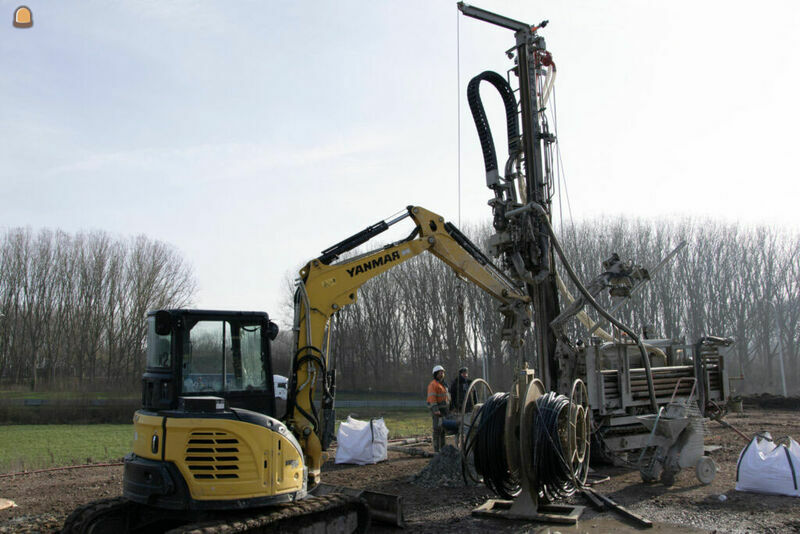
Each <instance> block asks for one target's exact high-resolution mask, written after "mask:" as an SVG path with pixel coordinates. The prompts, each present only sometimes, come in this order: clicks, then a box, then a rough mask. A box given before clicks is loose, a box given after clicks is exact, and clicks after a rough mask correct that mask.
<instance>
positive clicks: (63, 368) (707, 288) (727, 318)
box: [0, 218, 800, 394]
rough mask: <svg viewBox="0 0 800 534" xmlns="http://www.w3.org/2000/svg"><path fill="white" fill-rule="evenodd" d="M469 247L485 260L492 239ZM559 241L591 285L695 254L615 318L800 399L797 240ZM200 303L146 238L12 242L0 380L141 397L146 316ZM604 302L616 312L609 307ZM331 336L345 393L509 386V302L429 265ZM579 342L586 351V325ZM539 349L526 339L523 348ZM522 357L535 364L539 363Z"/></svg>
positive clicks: (0, 260) (371, 288) (714, 232)
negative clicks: (720, 354)
mask: <svg viewBox="0 0 800 534" xmlns="http://www.w3.org/2000/svg"><path fill="white" fill-rule="evenodd" d="M465 233H466V234H468V235H470V236H471V237H472V239H473V241H475V242H476V243H478V244H479V245H482V246H483V245H485V243H486V241H487V239H488V237H489V235H490V234H491V228H490V227H489V226H488V225H486V226H483V227H472V228H466V229H465ZM561 234H562V235H561V238H560V240H561V242H562V245H563V247H564V248H565V251H566V254H567V256H568V257H569V259H570V261H571V263H572V264H573V267H574V269H575V270H576V272H577V273H578V275H579V277H580V278H581V280H582V281H583V282H584V283H588V282H589V281H591V280H592V279H594V278H595V277H596V276H597V275H599V274H600V273H601V272H602V270H603V269H602V261H603V260H605V259H607V258H608V257H609V256H610V255H611V254H612V253H617V254H619V256H620V257H621V258H622V259H623V260H626V261H627V260H630V261H633V262H635V263H637V264H641V265H643V266H644V267H650V268H652V267H653V266H654V265H655V264H657V263H658V261H659V260H661V259H662V258H664V257H665V256H666V255H667V254H668V253H669V252H670V251H671V250H672V249H673V248H675V247H676V245H678V243H679V242H681V241H682V240H685V241H686V242H687V246H686V247H685V248H684V249H683V250H682V251H681V252H680V253H679V254H678V255H677V256H676V257H675V258H674V259H673V260H672V261H671V262H669V263H668V264H667V265H666V266H665V267H664V268H663V269H661V270H660V271H659V272H658V273H657V274H655V275H654V276H653V280H652V281H650V282H648V283H647V284H645V285H644V286H643V289H642V290H641V291H639V292H638V293H636V294H635V296H634V297H633V298H631V299H630V300H629V301H628V302H627V303H626V304H625V305H624V306H623V307H622V308H621V309H620V310H619V311H618V312H616V314H615V315H616V316H617V317H619V318H620V319H621V320H622V321H623V322H625V323H627V324H629V325H631V326H632V327H633V328H635V329H637V330H641V329H642V328H643V327H644V326H647V328H648V330H649V331H650V332H652V333H655V335H656V336H657V337H667V338H675V339H685V341H686V343H693V342H695V341H696V340H697V339H698V338H699V337H701V336H704V335H717V336H725V337H733V338H734V339H735V341H736V343H735V345H734V346H733V348H732V353H731V354H732V358H731V359H730V360H729V361H728V365H729V370H730V372H731V375H734V376H735V375H739V374H740V373H741V374H742V375H743V376H744V377H745V379H744V380H742V381H736V382H734V383H733V386H734V388H735V389H736V390H737V391H738V392H740V393H748V392H760V391H772V392H780V391H781V377H780V367H781V360H782V361H783V367H784V374H785V380H786V384H787V387H788V389H789V393H792V392H793V391H794V393H795V394H796V393H798V389H797V386H796V385H795V384H800V236H798V234H797V233H791V232H786V231H783V230H780V229H777V228H767V227H756V228H750V227H743V226H739V225H735V224H725V223H719V222H712V221H699V220H689V219H684V220H676V221H670V222H664V221H648V220H639V219H625V218H617V219H601V220H591V221H586V222H583V223H579V224H576V225H570V226H567V227H564V228H563V229H562V231H561ZM484 248H485V247H484ZM562 277H563V278H564V279H566V276H563V274H562ZM568 285H571V284H569V283H568ZM571 290H572V293H573V294H577V292H576V291H575V288H574V287H571ZM195 291H196V282H195V279H194V275H193V273H192V269H191V267H190V266H189V264H188V263H187V262H186V261H185V260H184V259H183V258H182V257H181V256H180V254H179V253H178V252H177V251H176V250H175V249H174V248H173V247H171V246H169V245H167V244H165V243H162V242H159V241H154V240H151V239H149V238H147V237H144V236H139V237H135V238H115V237H112V236H110V235H109V234H107V233H104V232H89V233H77V234H74V235H71V234H68V233H65V232H62V231H58V230H56V231H53V230H41V231H39V232H36V233H34V232H32V231H31V230H29V229H11V230H8V231H6V232H5V233H3V234H0V314H2V315H0V382H2V383H3V384H5V385H17V386H28V387H32V388H34V389H41V388H50V389H70V390H78V391H81V390H83V391H88V390H92V389H94V390H97V389H102V388H112V387H113V388H119V387H122V388H125V389H128V390H129V391H136V390H137V389H138V387H139V381H140V377H141V373H142V371H143V368H144V349H145V346H144V344H145V338H146V335H145V332H146V328H145V321H144V317H145V315H146V313H147V311H149V310H153V309H158V308H167V307H186V306H188V305H190V304H191V302H192V299H193V297H194V294H195ZM600 301H601V303H602V304H604V305H605V306H607V307H608V306H609V305H610V304H611V300H610V297H609V296H608V295H607V294H604V295H602V296H601V298H600ZM290 302H291V298H288V299H287V304H286V305H285V309H283V310H267V311H269V312H270V315H272V316H273V317H278V316H284V317H292V315H293V314H292V311H291V309H290V306H291V305H290V304H289V303H290ZM589 313H590V315H592V317H593V318H595V319H597V314H595V313H593V312H591V310H589ZM331 324H332V326H331V328H332V336H331V347H330V349H331V350H330V353H331V355H332V356H333V358H334V360H335V362H336V367H337V369H338V371H339V379H338V388H339V389H340V390H341V389H345V390H358V391H369V390H372V391H393V392H410V393H420V392H422V391H424V387H425V384H426V383H427V381H428V380H429V377H430V371H431V369H432V367H433V366H434V365H437V364H441V365H443V366H445V368H446V369H447V371H448V376H449V378H453V377H454V376H455V374H456V371H457V369H458V368H459V367H462V366H467V367H469V368H470V373H471V376H473V377H477V376H482V375H484V368H485V373H486V374H488V376H489V378H490V382H491V384H492V385H493V386H494V387H495V388H500V389H502V388H503V387H505V386H506V385H507V384H509V383H510V380H511V375H512V373H513V364H514V361H515V359H516V354H514V353H512V352H511V351H509V350H508V349H507V348H506V347H504V346H503V342H502V340H501V334H500V328H501V325H502V317H501V315H500V314H499V312H498V311H497V303H496V302H494V301H493V299H492V298H491V297H490V296H488V295H487V294H485V293H483V292H482V291H481V290H480V289H478V288H476V287H474V286H472V285H471V284H469V283H467V282H464V281H461V280H459V279H458V278H456V277H455V275H454V274H453V273H452V271H451V270H450V269H449V268H448V267H446V266H445V265H444V264H443V263H441V262H440V261H439V260H438V259H437V258H435V257H434V256H432V255H429V254H423V255H421V256H419V257H417V258H414V259H412V260H410V261H409V262H406V263H403V264H401V265H400V266H398V267H396V268H394V269H392V270H390V271H388V272H387V273H386V274H384V275H382V276H379V277H377V278H375V279H373V280H371V281H369V282H368V283H366V284H365V285H364V286H363V287H362V288H361V290H360V291H359V298H358V302H357V303H356V304H355V305H353V306H348V307H346V308H344V309H343V310H342V311H341V312H340V313H339V314H338V315H337V316H336V317H335V318H334V319H333V321H332V323H331ZM569 335H570V337H572V338H573V339H584V340H586V338H587V332H586V329H585V328H584V327H583V326H582V325H580V324H579V323H578V322H577V321H574V320H573V321H572V322H571V323H570V325H569ZM291 345H292V333H291V328H290V327H288V325H284V328H283V331H282V332H281V334H280V337H279V338H278V340H277V342H276V344H275V347H274V357H275V359H276V360H277V361H276V364H275V366H274V368H275V371H276V372H278V373H281V374H287V373H288V369H289V363H288V362H289V359H290V358H291V356H292V355H293V350H292V348H291ZM532 347H533V343H532V339H529V340H528V341H527V342H526V344H525V348H523V349H522V350H525V351H531V350H532ZM525 356H526V359H527V360H528V361H531V362H533V361H535V358H534V355H533V354H528V353H526V354H525ZM420 394H421V393H420Z"/></svg>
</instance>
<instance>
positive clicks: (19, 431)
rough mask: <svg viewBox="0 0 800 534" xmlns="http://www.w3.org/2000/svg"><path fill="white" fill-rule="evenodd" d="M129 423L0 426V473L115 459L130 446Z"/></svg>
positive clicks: (130, 431) (128, 450)
mask: <svg viewBox="0 0 800 534" xmlns="http://www.w3.org/2000/svg"><path fill="white" fill-rule="evenodd" d="M132 440H133V425H10V426H3V427H0V473H8V472H15V471H24V470H32V469H42V468H45V467H58V466H63V465H76V464H83V463H91V462H105V461H109V460H118V459H120V458H122V457H123V456H124V455H125V454H127V453H128V452H130V450H131V442H132Z"/></svg>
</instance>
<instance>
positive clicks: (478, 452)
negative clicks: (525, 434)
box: [464, 392, 521, 499]
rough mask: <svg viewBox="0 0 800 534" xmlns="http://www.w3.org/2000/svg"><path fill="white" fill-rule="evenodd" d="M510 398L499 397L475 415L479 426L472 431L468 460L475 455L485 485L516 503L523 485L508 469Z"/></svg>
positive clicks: (467, 445) (469, 437)
mask: <svg viewBox="0 0 800 534" xmlns="http://www.w3.org/2000/svg"><path fill="white" fill-rule="evenodd" d="M509 397H510V395H509V394H508V393H503V392H500V393H495V394H494V395H492V396H491V397H489V398H488V399H487V400H486V402H485V403H483V406H481V407H480V409H479V410H478V413H477V414H476V415H475V420H476V421H479V423H478V424H477V425H472V427H471V428H470V429H469V432H468V433H467V438H466V442H465V443H466V444H465V447H464V453H465V456H469V454H470V452H472V453H473V457H474V459H475V470H476V471H477V472H478V474H479V475H481V476H482V477H483V482H484V484H486V486H487V487H488V488H489V489H491V490H492V491H493V492H495V493H496V494H497V495H499V496H500V497H502V498H504V499H513V498H514V497H516V496H517V495H519V493H520V491H521V488H520V486H519V481H518V480H517V478H516V476H515V475H514V474H513V473H511V472H510V471H509V469H508V461H507V459H506V448H505V444H504V442H503V439H504V436H505V422H506V406H507V404H508V399H509Z"/></svg>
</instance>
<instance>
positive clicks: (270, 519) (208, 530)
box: [61, 494, 370, 534]
mask: <svg viewBox="0 0 800 534" xmlns="http://www.w3.org/2000/svg"><path fill="white" fill-rule="evenodd" d="M180 514H181V512H178V513H177V514H170V513H169V512H167V511H162V510H156V509H153V508H150V507H147V506H142V505H139V504H136V503H132V502H130V501H128V500H126V499H123V498H121V497H120V498H115V499H105V500H101V501H94V502H92V503H89V504H86V505H84V506H82V507H80V508H78V509H76V510H75V511H73V512H72V514H70V516H69V517H68V518H67V520H66V521H65V522H64V528H63V530H62V531H61V532H62V533H65V534H123V533H126V532H127V533H135V532H147V533H150V532H166V533H168V534H215V533H223V532H224V533H225V534H232V533H267V532H280V533H284V532H285V533H289V534H352V533H363V532H366V531H367V528H368V527H369V523H370V517H369V509H368V507H367V505H366V503H365V502H364V501H363V500H361V499H358V498H354V497H352V496H348V495H343V494H330V495H325V496H321V497H308V498H306V499H303V500H301V501H297V502H294V503H286V504H280V505H276V506H272V507H269V508H258V509H249V510H238V511H232V512H224V513H221V512H216V513H213V514H212V513H207V514H206V517H205V518H204V519H202V520H200V521H197V520H194V521H188V520H186V519H185V518H181V517H180ZM176 522H183V523H184V524H182V525H180V526H176ZM165 525H169V526H166V527H165Z"/></svg>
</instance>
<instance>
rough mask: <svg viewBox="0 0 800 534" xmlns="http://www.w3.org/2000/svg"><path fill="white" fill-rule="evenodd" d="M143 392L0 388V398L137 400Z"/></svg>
mask: <svg viewBox="0 0 800 534" xmlns="http://www.w3.org/2000/svg"><path fill="white" fill-rule="evenodd" d="M141 396H142V394H141V392H138V391H136V392H90V393H85V392H79V391H30V390H28V389H7V390H0V400H4V399H8V400H14V399H41V400H52V401H59V400H84V399H103V400H131V399H133V400H135V399H140V398H141Z"/></svg>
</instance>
